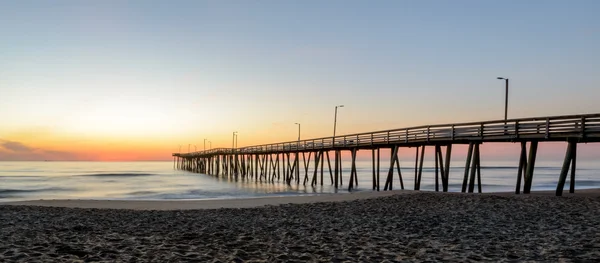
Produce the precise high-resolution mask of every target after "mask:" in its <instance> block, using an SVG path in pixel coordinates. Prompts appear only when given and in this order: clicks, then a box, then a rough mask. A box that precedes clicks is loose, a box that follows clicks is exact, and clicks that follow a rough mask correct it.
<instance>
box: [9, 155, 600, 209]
mask: <svg viewBox="0 0 600 263" xmlns="http://www.w3.org/2000/svg"><path fill="white" fill-rule="evenodd" d="M384 160H385V159H383V158H382V163H381V166H380V182H381V185H380V186H381V190H383V186H384V183H385V178H386V176H387V170H388V169H389V168H388V167H389V161H387V163H386V162H385V161H384ZM516 164H517V163H516V162H484V161H483V160H482V169H481V173H482V188H483V191H484V192H512V191H514V189H515V183H516V174H517V167H516ZM560 165H561V162H556V161H555V162H548V163H545V162H541V163H537V165H536V169H535V173H534V180H533V187H532V190H554V189H555V187H556V183H557V181H558V175H559V173H560ZM386 166H387V167H386ZM432 166H433V162H429V163H428V162H426V163H425V168H424V171H423V175H422V177H423V178H422V183H421V190H422V191H433V190H434V189H435V188H434V187H435V181H434V170H433V167H432ZM463 166H464V163H463V161H460V160H457V161H453V162H452V163H451V169H450V186H449V188H450V189H449V190H450V191H451V192H460V189H461V184H462V178H463V175H464V168H463ZM310 167H311V168H309V178H311V177H312V175H313V173H314V170H312V169H314V166H310ZM401 167H402V169H401V171H402V175H403V182H404V187H405V189H413V184H414V162H412V163H411V162H409V161H406V162H401ZM357 171H358V177H359V183H358V188H357V189H356V190H355V191H372V167H371V161H370V160H362V161H358V163H357ZM349 175H350V161H349V160H345V161H344V163H343V177H344V178H343V186H341V187H340V188H339V189H338V190H336V189H334V187H333V186H332V185H331V181H330V176H329V171H328V170H327V165H325V174H324V179H325V182H324V185H323V186H321V185H320V181H319V185H318V186H316V187H311V186H303V185H302V184H301V185H296V184H292V185H291V186H288V185H286V184H284V183H281V182H277V181H276V182H274V183H268V182H255V181H248V180H242V179H237V180H236V179H228V178H216V177H213V176H210V175H205V174H197V173H190V172H186V171H180V170H174V169H173V162H169V161H166V162H0V202H5V201H17V200H37V199H100V200H165V199H212V198H219V199H226V198H252V197H261V196H288V195H317V194H323V193H334V192H337V193H347V192H348V191H347V187H348V179H349ZM301 176H302V178H303V177H304V171H303V170H301ZM576 176H577V177H576V189H585V188H600V166H599V165H597V163H596V162H578V163H577V172H576ZM319 177H320V173H319ZM301 181H302V180H301ZM568 187H569V181H568V180H567V184H566V186H565V189H568ZM394 189H400V183H399V179H398V175H397V173H396V171H395V174H394ZM440 189H441V181H440ZM475 189H477V188H475Z"/></svg>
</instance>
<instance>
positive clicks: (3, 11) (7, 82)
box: [0, 0, 600, 148]
mask: <svg viewBox="0 0 600 263" xmlns="http://www.w3.org/2000/svg"><path fill="white" fill-rule="evenodd" d="M598 13H600V2H598V1H442V0H439V1H2V0H0V39H1V41H0V92H1V93H2V97H3V102H2V103H0V119H2V120H3V122H4V123H3V127H2V128H0V137H2V138H4V139H7V140H19V141H22V142H23V143H28V142H27V141H23V140H24V138H22V137H23V136H21V135H20V134H23V132H24V131H30V130H32V129H40V130H44V131H47V137H48V138H55V139H52V140H54V142H59V141H60V140H62V139H64V138H65V137H66V138H78V140H82V141H89V142H90V143H91V142H92V141H99V140H131V139H139V137H140V133H142V134H143V136H142V139H144V140H147V141H152V142H153V143H156V142H157V141H158V142H162V143H164V145H162V144H161V147H172V148H173V147H174V146H173V145H176V144H187V143H188V142H189V141H191V140H201V138H204V137H210V138H212V139H213V141H214V142H215V144H217V145H218V144H223V145H222V146H225V145H228V143H227V142H229V139H230V138H229V137H230V135H231V132H232V131H234V130H237V131H239V132H240V145H248V144H256V143H262V142H272V141H274V140H275V141H278V140H293V139H294V138H295V137H296V135H295V133H294V132H295V131H296V126H295V125H294V124H293V123H294V122H301V123H303V133H304V136H303V137H321V136H327V135H329V134H330V133H331V132H332V131H331V130H332V127H330V126H332V121H333V116H332V115H333V107H334V106H335V105H337V104H344V105H346V107H345V108H344V109H343V110H342V111H340V115H339V121H340V122H339V123H338V124H339V126H338V133H341V134H344V133H354V132H363V131H369V130H381V129H391V128H400V127H405V126H413V125H422V124H428V123H431V124H433V123H451V122H463V121H478V120H488V119H501V118H503V113H504V108H503V107H504V99H503V96H504V88H503V83H502V82H501V81H499V80H496V77H497V76H505V77H508V78H510V79H511V92H510V96H509V98H510V102H509V104H510V105H509V117H529V116H542V115H563V114H576V113H595V112H600V107H598V106H597V98H598V97H600V89H599V88H598V84H599V83H600V74H599V73H600V72H598V71H599V69H600V52H598V48H597V47H598V46H600V18H599V17H598ZM59 138H61V139H59ZM48 140H50V139H48ZM198 142H199V141H198ZM30 143H33V142H30ZM167 145H169V146H167ZM157 147H158V146H157Z"/></svg>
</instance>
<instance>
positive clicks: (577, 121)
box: [173, 114, 600, 156]
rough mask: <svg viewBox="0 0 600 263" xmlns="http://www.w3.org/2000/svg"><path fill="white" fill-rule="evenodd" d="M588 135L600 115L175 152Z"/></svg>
mask: <svg viewBox="0 0 600 263" xmlns="http://www.w3.org/2000/svg"><path fill="white" fill-rule="evenodd" d="M588 136H589V137H600V114H587V115H569V116H554V117H541V118H524V119H510V120H506V121H505V120H495V121H486V122H469V123H455V124H439V125H427V126H417V127H411V128H402V129H393V130H385V131H376V132H366V133H357V134H349V135H340V136H336V137H335V138H333V137H324V138H316V139H308V140H300V141H291V142H282V143H272V144H264V145H256V146H248V147H242V148H238V149H231V148H216V149H211V150H207V151H200V152H193V153H174V154H173V156H197V155H207V154H231V153H237V154H250V153H267V152H295V151H305V150H306V151H308V150H319V149H333V148H353V147H369V146H376V145H386V144H417V143H421V144H422V143H435V142H448V143H451V142H457V141H495V140H498V141H500V140H501V141H506V140H518V139H531V140H533V139H536V140H550V139H552V138H569V137H581V138H585V137H588Z"/></svg>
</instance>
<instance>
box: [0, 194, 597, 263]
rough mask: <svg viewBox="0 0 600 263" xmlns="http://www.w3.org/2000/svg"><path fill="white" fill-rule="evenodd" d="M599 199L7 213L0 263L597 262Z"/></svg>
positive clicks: (452, 198) (413, 199)
mask: <svg viewBox="0 0 600 263" xmlns="http://www.w3.org/2000/svg"><path fill="white" fill-rule="evenodd" d="M599 193H600V192H599V191H598V190H579V191H577V193H576V194H568V193H565V196H563V197H555V196H553V193H552V192H536V193H533V194H532V195H518V196H517V195H514V194H510V193H502V194H497V193H496V194H459V193H447V194H443V193H432V192H413V191H390V192H378V193H377V192H357V193H352V194H338V195H325V196H303V197H274V198H271V197H270V198H255V199H244V200H203V201H88V200H45V201H44V200H42V201H26V202H12V203H2V204H0V228H1V229H2V231H1V232H0V235H1V236H0V261H7V262H65V261H84V262H422V261H428V262H436V261H438V262H480V261H487V262H523V261H534V262H598V261H600V232H599V231H598V230H599V229H598V226H600V194H599ZM74 207H80V208H74ZM100 208H101V209H100ZM108 208H112V209H108ZM215 208H218V209H215Z"/></svg>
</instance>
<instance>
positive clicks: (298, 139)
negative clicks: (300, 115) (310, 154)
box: [295, 122, 300, 141]
mask: <svg viewBox="0 0 600 263" xmlns="http://www.w3.org/2000/svg"><path fill="white" fill-rule="evenodd" d="M295 124H298V141H300V123H297V122H296V123H295Z"/></svg>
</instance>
